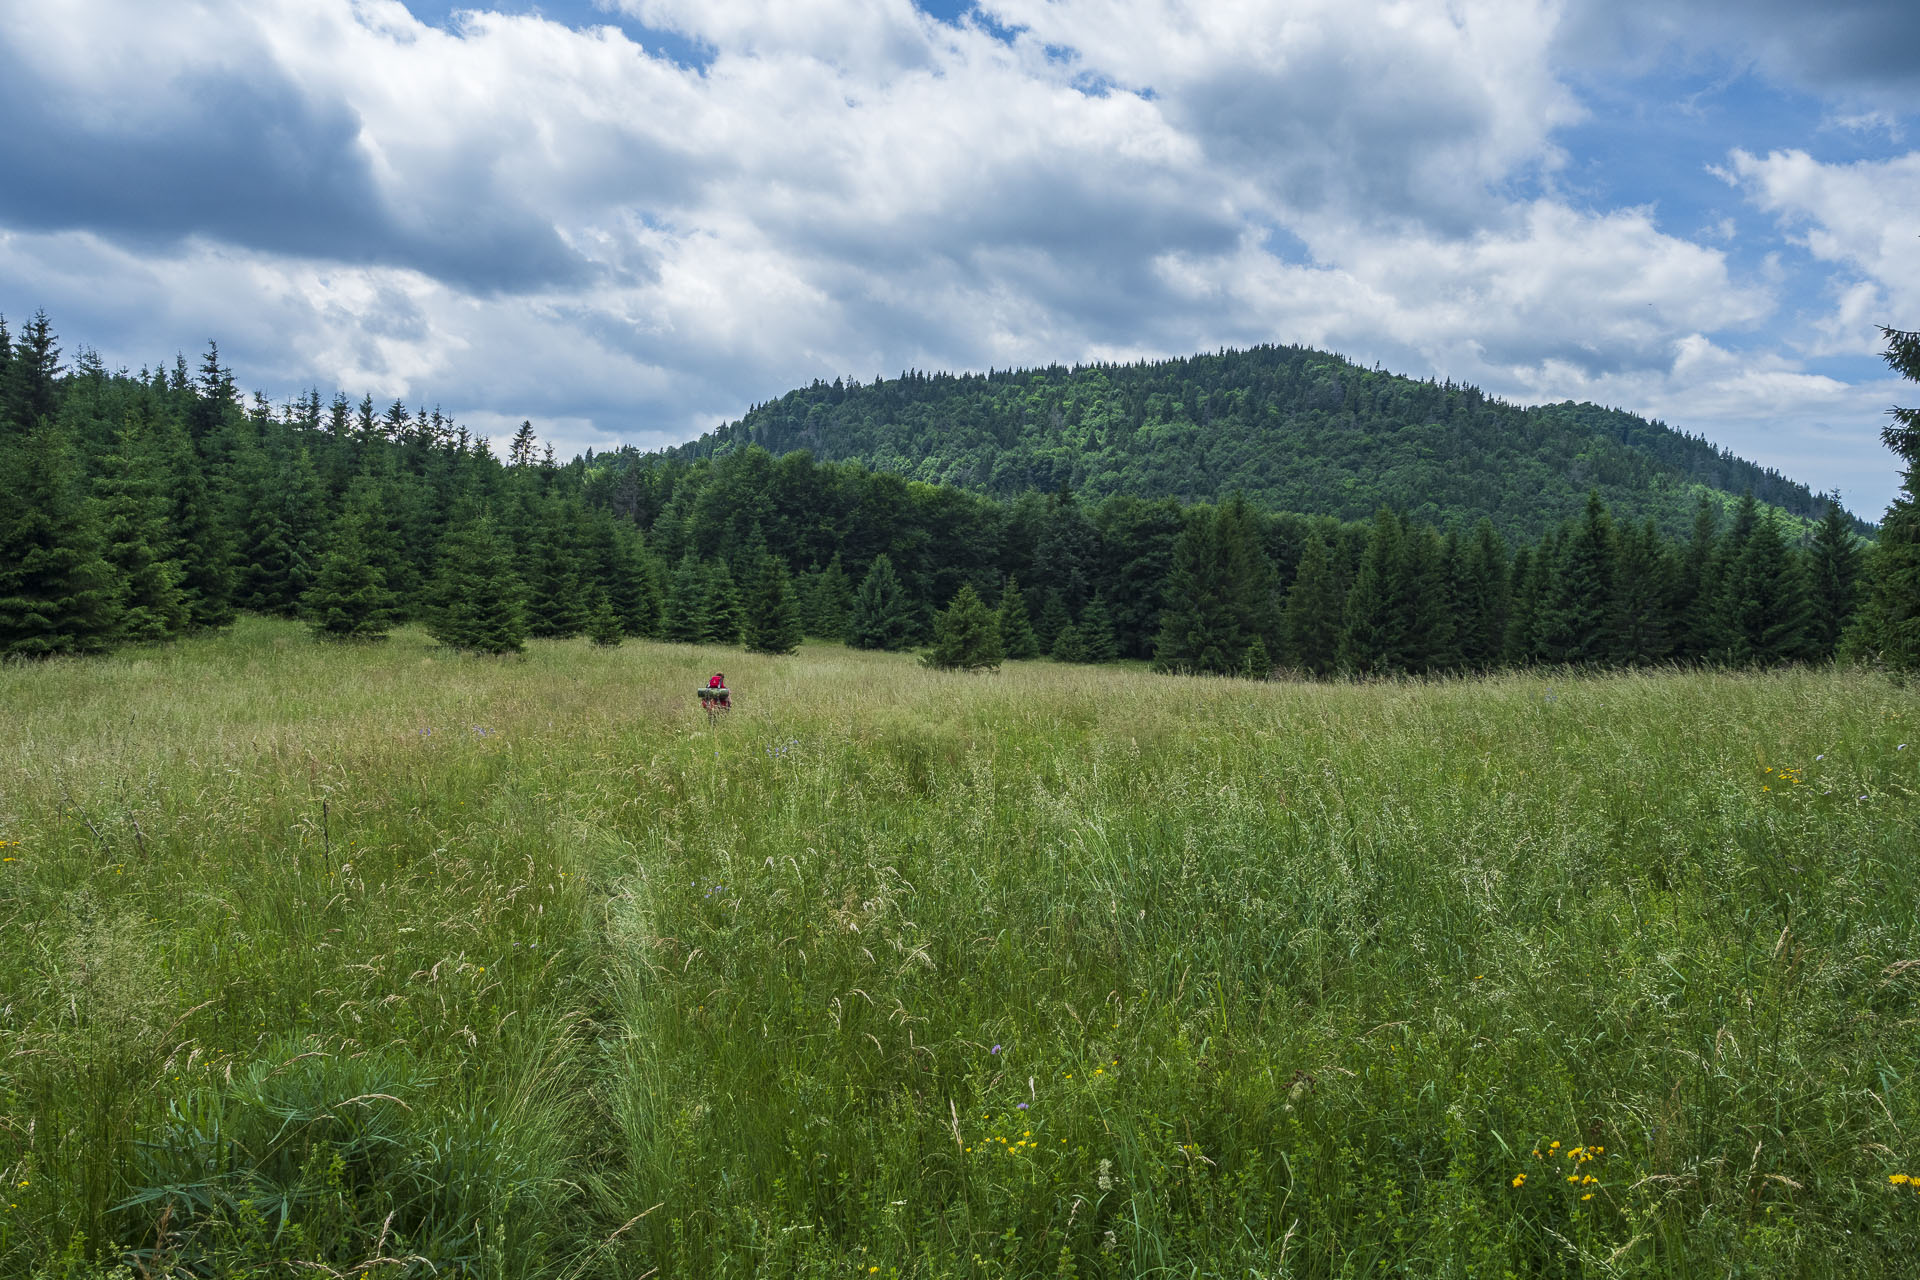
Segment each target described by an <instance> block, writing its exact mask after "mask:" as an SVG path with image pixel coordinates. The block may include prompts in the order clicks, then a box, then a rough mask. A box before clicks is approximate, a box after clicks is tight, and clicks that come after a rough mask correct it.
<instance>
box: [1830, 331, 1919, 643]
mask: <svg viewBox="0 0 1920 1280" xmlns="http://www.w3.org/2000/svg"><path fill="white" fill-rule="evenodd" d="M1886 337H1887V352H1886V357H1887V363H1888V364H1889V365H1891V366H1892V367H1893V369H1894V370H1895V371H1896V372H1898V373H1900V374H1901V375H1902V376H1903V377H1906V378H1909V379H1912V380H1914V381H1916V382H1920V333H1914V332H1905V331H1901V330H1894V329H1889V330H1887V331H1886ZM1893 419H1894V420H1893V422H1892V424H1890V425H1889V426H1888V427H1887V428H1886V430H1885V431H1884V433H1883V435H1884V438H1885V440H1886V443H1887V445H1888V447H1889V448H1891V449H1893V450H1894V451H1895V452H1896V453H1898V454H1899V455H1900V456H1901V457H1902V458H1904V459H1905V460H1906V462H1907V467H1906V470H1905V472H1904V473H1903V475H1902V477H1901V485H1900V493H1899V494H1898V496H1896V497H1895V498H1894V500H1893V505H1892V506H1890V507H1888V508H1887V514H1886V518H1885V519H1883V520H1882V521H1881V522H1880V540H1879V544H1878V545H1877V546H1876V547H1875V548H1874V550H1873V552H1872V554H1871V556H1870V557H1869V558H1868V561H1867V566H1866V567H1867V578H1868V581H1869V582H1870V583H1871V587H1870V588H1869V590H1868V593H1867V600H1866V604H1865V606H1864V607H1863V608H1862V609H1861V610H1860V616H1859V617H1858V619H1857V620H1856V622H1855V624H1854V627H1853V629H1852V632H1851V633H1850V634H1849V636H1848V638H1847V646H1846V647H1847V648H1848V650H1850V651H1851V652H1852V653H1853V654H1855V655H1857V656H1865V657H1871V658H1873V659H1874V660H1877V661H1880V662H1884V663H1885V664H1886V665H1887V666H1888V667H1890V668H1892V669H1893V670H1895V671H1899V672H1910V671H1915V670H1920V410H1916V409H1902V408H1896V409H1894V410H1893Z"/></svg>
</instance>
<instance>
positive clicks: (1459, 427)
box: [675, 346, 1822, 640]
mask: <svg viewBox="0 0 1920 1280" xmlns="http://www.w3.org/2000/svg"><path fill="white" fill-rule="evenodd" d="M754 446H757V447H760V448H764V449H766V450H768V451H770V452H771V453H773V454H774V455H779V454H782V453H785V452H787V451H789V450H796V449H806V450H810V451H812V453H813V454H814V455H815V456H817V457H819V458H820V459H822V460H825V461H849V462H856V463H859V464H861V465H864V466H869V467H873V468H876V469H883V470H891V471H897V472H899V473H901V474H903V475H908V476H912V477H914V478H915V479H920V480H929V481H933V482H936V483H943V484H958V485H966V486H969V487H973V488H977V489H979V490H981V491H984V492H987V493H990V494H993V495H996V496H998V497H1001V498H1013V497H1014V496H1015V495H1018V494H1020V493H1022V492H1026V491H1033V490H1037V491H1040V492H1043V493H1057V492H1062V491H1067V492H1071V493H1076V494H1077V495H1078V501H1080V502H1084V503H1095V502H1098V501H1100V500H1103V499H1106V498H1109V497H1113V496H1118V495H1128V496H1134V497H1138V498H1144V499H1149V500H1151V499H1156V498H1163V497H1175V498H1179V499H1182V500H1184V501H1189V502H1191V501H1220V500H1223V499H1225V498H1226V497H1227V496H1228V495H1230V494H1233V493H1236V492H1240V493H1244V494H1246V495H1247V497H1248V498H1249V499H1250V500H1251V501H1253V502H1255V503H1257V504H1258V505H1259V506H1261V507H1263V508H1265V509H1267V510H1269V511H1297V512H1304V513H1309V514H1314V515H1326V516H1333V517H1337V518H1339V519H1342V520H1364V519H1366V518H1367V516H1368V515H1369V514H1370V513H1372V512H1373V511H1375V510H1377V509H1378V508H1380V507H1382V506H1386V507H1391V508H1393V509H1394V510H1396V511H1401V512H1405V513H1407V514H1408V515H1409V516H1411V517H1413V518H1414V519H1416V520H1418V521H1419V522H1421V523H1426V524H1443V523H1446V522H1448V521H1450V520H1451V521H1457V522H1458V523H1460V524H1461V525H1462V526H1465V527H1471V526H1472V525H1473V524H1474V523H1475V522H1477V521H1478V520H1480V519H1482V518H1486V519H1489V520H1491V521H1492V523H1493V524H1494V526H1495V528H1496V529H1497V530H1498V531H1499V532H1500V533H1501V534H1502V535H1503V536H1505V537H1508V538H1513V539H1517V538H1527V539H1532V538H1536V537H1538V536H1540V535H1541V534H1543V533H1544V532H1545V531H1546V530H1548V529H1550V528H1553V527H1555V526H1557V525H1558V524H1559V523H1560V521H1561V520H1562V519H1564V518H1565V517H1566V516H1567V515H1568V514H1570V513H1572V512H1575V511H1577V510H1578V509H1579V505H1580V502H1581V500H1582V498H1583V497H1584V496H1585V494H1586V492H1587V490H1588V489H1589V488H1595V489H1597V490H1598V491H1599V493H1600V496H1601V498H1602V500H1603V501H1604V502H1606V503H1607V505H1608V507H1609V508H1610V509H1611V510H1613V511H1614V512H1615V513H1616V514H1617V515H1619V516H1621V517H1623V518H1625V519H1627V520H1629V521H1631V522H1635V523H1637V522H1639V521H1640V520H1642V519H1643V518H1645V517H1647V516H1653V517H1654V518H1655V519H1656V521H1657V522H1658V523H1659V524H1660V526H1661V528H1662V529H1663V531H1665V532H1666V533H1667V534H1669V535H1674V534H1678V533H1680V532H1681V531H1682V530H1683V529H1684V528H1685V527H1686V522H1687V520H1688V517H1689V516H1690V514H1691V511H1690V506H1691V502H1692V491H1693V489H1694V487H1695V486H1697V485H1704V486H1707V487H1709V488H1712V489H1715V490H1718V491H1719V492H1720V493H1722V494H1726V495H1733V494H1738V493H1741V492H1745V491H1749V490H1750V491H1752V492H1753V493H1754V494H1756V495H1757V496H1758V497H1759V498H1760V499H1761V500H1763V501H1764V502H1766V503H1768V504H1771V505H1774V506H1778V507H1781V508H1782V509H1783V510H1785V511H1786V512H1788V513H1790V514H1792V515H1794V516H1796V517H1799V518H1801V519H1805V520H1809V521H1810V520H1814V519H1817V518H1818V517H1819V515H1820V512H1821V507H1822V502H1821V499H1819V498H1818V497H1817V496H1816V495H1814V494H1813V493H1811V492H1810V491H1809V490H1808V489H1807V487H1806V486H1805V485H1802V484H1797V483H1795V482H1794V481H1792V480H1789V479H1788V478H1786V477H1785V476H1782V475H1780V474H1779V473H1777V472H1775V471H1772V470H1768V469H1765V468H1762V467H1759V466H1756V465H1755V464H1753V463H1750V462H1746V461H1743V460H1741V459H1737V458H1733V457H1730V456H1728V455H1727V454H1725V453H1724V452H1723V451H1722V450H1721V449H1719V448H1717V447H1716V446H1714V445H1713V444H1711V443H1710V442H1708V441H1707V440H1705V439H1702V438H1699V437H1695V436H1691V435H1686V434H1683V433H1681V432H1678V431H1674V430H1672V429H1670V428H1668V427H1667V426H1665V425H1664V424H1661V423H1658V422H1650V421H1648V420H1647V419H1645V418H1642V417H1639V416H1637V415H1634V414H1630V413H1624V412H1621V411H1619V410H1615V409H1606V408H1602V407H1600V406H1598V405H1593V404H1572V403H1566V404H1555V405H1540V406H1536V407H1533V408H1528V409H1522V408H1518V407H1516V406H1513V405H1509V404H1506V403H1503V402H1501V401H1499V400H1496V399H1491V398H1489V397H1487V396H1486V395H1484V394H1483V393H1482V392H1481V391H1480V390H1479V389H1478V388H1476V387H1470V386H1464V385H1458V384H1455V383H1452V382H1445V383H1435V382H1421V381H1416V380H1414V379H1411V378H1406V377H1401V376H1398V375H1395V374H1391V373H1386V372H1383V371H1381V370H1378V369H1369V368H1365V367H1362V366H1360V365H1356V364H1354V363H1352V362H1350V361H1348V360H1346V359H1343V358H1342V357H1340V356H1337V355H1333V354H1330V353H1328V352H1324V351H1316V350H1313V349H1311V348H1307V347H1291V346H1290V347H1280V346H1259V347H1254V348H1251V349H1248V350H1238V351H1221V352H1218V353H1216V354H1211V355H1197V356H1191V357H1186V358H1182V359H1175V360H1165V361H1155V362H1142V363H1137V364H1128V365H1114V364H1096V365H1083V366H1077V367H1074V368H1071V369H1069V368H1065V367H1062V366H1059V365H1054V366H1050V367H1047V368H1039V369H1021V370H1000V371H995V372H992V373H989V374H987V375H985V376H981V375H977V374H969V375H952V374H939V373H935V374H925V373H910V374H907V375H905V376H903V377H900V378H896V379H887V380H879V381H875V382H873V383H870V384H867V385H864V386H861V385H852V386H835V385H833V384H829V383H815V384H814V385H813V386H811V387H805V388H801V389H799V390H795V391H792V392H789V393H788V394H787V395H784V396H781V397H780V398H778V399H776V400H774V401H771V402H769V403H767V404H763V405H760V406H759V407H757V408H755V409H754V410H752V411H751V412H750V413H748V414H747V415H746V416H745V417H743V418H742V419H741V420H740V421H739V422H737V423H734V424H732V425H730V426H727V427H724V428H722V429H721V430H719V431H717V432H714V433H713V434H712V435H709V436H704V437H702V438H701V439H700V440H699V441H697V442H695V443H693V444H690V445H687V446H684V447H683V448H682V449H680V450H676V451H675V453H676V456H680V457H687V458H718V457H721V456H723V455H726V454H727V453H729V452H730V451H740V450H744V449H746V448H748V447H754ZM1047 523H1048V526H1049V527H1047V528H1043V529H1042V530H1041V531H1040V539H1041V542H1042V544H1043V545H1044V548H1045V550H1046V551H1047V553H1048V554H1047V555H1046V556H1044V557H1040V558H1037V559H1036V563H1035V564H1034V566H1033V571H1032V573H1031V574H1030V575H1029V577H1030V580H1031V582H1032V583H1033V584H1034V585H1036V586H1039V587H1041V588H1043V589H1045V588H1052V587H1059V588H1061V589H1063V590H1065V591H1066V593H1067V595H1068V605H1069V607H1070V608H1072V609H1075V610H1077V609H1078V608H1079V607H1080V605H1081V604H1082V603H1084V601H1085V599H1086V594H1075V589H1074V588H1073V586H1072V581H1073V576H1074V574H1076V573H1083V572H1084V567H1083V562H1082V561H1081V559H1080V557H1079V552H1080V551H1081V550H1082V549H1083V548H1084V547H1085V543H1084V542H1083V541H1081V540H1080V535H1079V533H1078V531H1076V530H1074V529H1072V528H1070V527H1069V528H1060V527H1055V526H1054V524H1053V522H1052V521H1051V520H1049V521H1048V522H1047ZM1068 523H1069V524H1070V523H1071V521H1069V522H1068ZM1096 523H1097V522H1096ZM1088 594H1090V592H1089V593H1088ZM1115 598H1116V599H1118V598H1119V597H1118V596H1117V595H1116V596H1115ZM1148 632H1149V634H1150V628H1148ZM1271 639H1272V637H1269V640H1271Z"/></svg>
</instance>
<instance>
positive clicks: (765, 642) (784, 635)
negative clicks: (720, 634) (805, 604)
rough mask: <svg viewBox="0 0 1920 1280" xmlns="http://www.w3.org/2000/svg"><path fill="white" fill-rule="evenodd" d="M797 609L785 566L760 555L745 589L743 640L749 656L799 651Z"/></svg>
mask: <svg viewBox="0 0 1920 1280" xmlns="http://www.w3.org/2000/svg"><path fill="white" fill-rule="evenodd" d="M800 634H801V632H800V608H799V605H798V603H797V602H796V601H795V600H794V598H793V583H792V581H791V580H790V579H789V578H788V576H787V566H786V565H784V564H782V563H780V561H778V560H776V559H774V558H773V556H771V555H769V554H767V553H765V552H762V553H761V555H760V563H759V565H758V566H757V569H756V571H755V573H754V576H753V579H752V581H751V582H749V583H748V585H747V592H746V620H745V625H744V627H743V628H742V632H741V635H742V639H743V641H744V642H745V644H746V647H747V650H748V652H750V653H772V654H781V653H792V652H794V651H795V650H796V649H798V648H799V647H800Z"/></svg>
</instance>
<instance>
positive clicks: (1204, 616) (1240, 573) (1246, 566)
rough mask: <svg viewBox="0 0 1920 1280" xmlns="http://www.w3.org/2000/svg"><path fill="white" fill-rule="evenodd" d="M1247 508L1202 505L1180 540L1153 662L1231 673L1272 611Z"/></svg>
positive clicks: (1168, 667)
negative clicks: (1268, 602) (1252, 542)
mask: <svg viewBox="0 0 1920 1280" xmlns="http://www.w3.org/2000/svg"><path fill="white" fill-rule="evenodd" d="M1244 515H1245V511H1244V508H1240V509H1236V508H1235V507H1234V506H1232V505H1231V504H1230V505H1229V506H1228V507H1225V508H1222V509H1220V510H1218V511H1215V510H1213V509H1211V508H1206V507H1201V508H1196V509H1195V510H1194V512H1193V513H1192V515H1191V517H1190V519H1189V520H1188V522H1187V528H1186V531H1185V532H1183V533H1182V534H1181V535H1180V536H1179V538H1177V539H1176V540H1175V541H1174V544H1173V565H1172V569H1171V571H1170V572H1169V573H1168V576H1167V585H1166V591H1165V599H1166V607H1165V608H1164V609H1163V610H1162V612H1161V615H1160V635H1159V638H1158V639H1157V640H1156V641H1155V642H1154V652H1153V663H1154V668H1155V669H1156V670H1159V671H1175V672H1186V673H1192V674H1195V675H1232V674H1235V673H1237V672H1238V671H1239V670H1240V667H1241V663H1242V661H1243V660H1244V658H1245V657H1246V651H1247V645H1248V644H1249V643H1250V642H1251V640H1252V639H1253V637H1254V636H1256V635H1259V634H1261V629H1260V628H1261V624H1262V623H1264V622H1265V621H1266V620H1267V618H1268V617H1269V616H1270V610H1269V608H1268V604H1267V601H1266V600H1265V599H1264V598H1262V597H1263V595H1264V592H1265V590H1266V589H1267V587H1268V586H1270V582H1271V565H1270V564H1268V565H1267V572H1265V573H1262V572H1260V571H1259V567H1260V565H1261V564H1263V563H1265V560H1264V557H1265V553H1264V552H1263V551H1261V550H1260V549H1259V547H1258V546H1257V545H1250V540H1251V529H1250V528H1249V526H1248V524H1247V522H1246V520H1245V519H1244Z"/></svg>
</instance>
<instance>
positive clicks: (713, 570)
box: [700, 557, 742, 644]
mask: <svg viewBox="0 0 1920 1280" xmlns="http://www.w3.org/2000/svg"><path fill="white" fill-rule="evenodd" d="M706 579H707V613H706V618H705V619H704V625H703V626H702V628H701V631H700V639H701V640H702V641H703V642H704V643H707V644H738V643H740V623H741V613H742V610H741V607H740V589H739V587H738V586H737V585H736V584H735V583H734V580H733V571H732V570H731V569H729V568H728V567H727V562H726V561H725V560H722V559H720V558H718V557H716V558H715V559H713V560H712V561H710V562H709V563H708V564H707V565H706Z"/></svg>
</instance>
